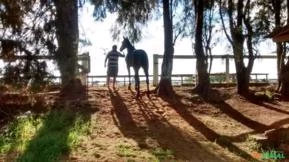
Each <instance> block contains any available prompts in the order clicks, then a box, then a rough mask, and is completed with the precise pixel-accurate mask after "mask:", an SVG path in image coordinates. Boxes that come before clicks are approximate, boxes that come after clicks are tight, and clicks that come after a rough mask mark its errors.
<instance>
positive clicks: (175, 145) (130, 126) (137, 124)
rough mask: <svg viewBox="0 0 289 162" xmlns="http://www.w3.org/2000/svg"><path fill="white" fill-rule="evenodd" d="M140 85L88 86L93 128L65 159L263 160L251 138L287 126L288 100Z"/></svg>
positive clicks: (91, 161) (225, 90) (231, 89)
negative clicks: (164, 92) (161, 90)
mask: <svg viewBox="0 0 289 162" xmlns="http://www.w3.org/2000/svg"><path fill="white" fill-rule="evenodd" d="M141 89H142V92H141V98H139V99H135V93H134V91H130V90H128V89H127V88H126V87H118V88H117V89H108V88H107V87H89V90H88V95H87V96H86V98H85V99H84V100H86V101H84V102H86V103H88V106H89V107H90V109H93V110H94V111H91V112H92V113H91V114H90V115H91V133H90V134H89V136H86V137H83V138H82V140H81V143H80V145H79V147H77V148H76V149H75V150H73V151H72V152H71V153H70V154H69V155H68V157H64V158H63V161H75V162H76V161H77V162H82V161H83V162H84V161H85V162H87V161H88V162H95V161H99V162H132V161H136V162H145V161H147V162H150V161H165V162H166V161H188V162H234V161H235V162H243V161H244V162H245V161H264V160H261V159H258V158H257V156H256V150H255V148H256V147H257V146H258V145H257V144H256V142H255V141H253V140H251V138H250V137H251V136H254V135H256V134H257V135H260V134H263V133H264V132H265V131H267V130H271V129H273V128H280V127H288V125H289V103H288V101H279V100H274V101H272V102H267V101H266V102H265V101H264V100H258V99H256V98H250V97H247V98H245V97H242V96H239V95H237V93H236V88H235V87H227V88H216V89H214V91H212V94H211V95H210V97H211V101H210V102H208V101H204V100H202V99H201V98H200V97H199V96H198V95H197V94H194V93H192V88H191V87H174V89H175V91H176V98H175V99H174V100H166V99H162V98H160V97H158V96H156V94H154V93H151V95H150V98H148V97H147V96H146V95H145V92H144V88H143V87H142V88H141ZM256 90H264V88H263V89H262V88H259V89H258V88H257V89H256ZM51 94H52V96H53V95H55V94H53V93H51ZM48 97H49V96H48ZM52 98H53V97H52ZM2 99H3V98H2ZM3 100H6V101H7V99H3ZM23 100H24V99H23ZM82 100H83V99H82ZM46 101H50V99H49V100H46ZM0 103H1V101H0ZM45 104H48V103H45ZM0 106H1V105H0ZM36 107H37V106H36ZM265 151H266V150H265ZM285 151H286V150H285ZM288 151H289V149H288ZM285 156H286V157H288V156H289V154H288V155H285ZM283 161H286V160H283Z"/></svg>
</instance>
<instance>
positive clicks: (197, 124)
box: [164, 94, 265, 161]
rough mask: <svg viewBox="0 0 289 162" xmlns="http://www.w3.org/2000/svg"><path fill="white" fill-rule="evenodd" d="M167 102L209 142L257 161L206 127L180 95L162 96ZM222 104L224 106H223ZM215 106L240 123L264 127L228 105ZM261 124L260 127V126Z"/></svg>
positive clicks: (258, 127) (257, 127)
mask: <svg viewBox="0 0 289 162" xmlns="http://www.w3.org/2000/svg"><path fill="white" fill-rule="evenodd" d="M164 100H166V101H167V102H169V103H170V104H171V105H172V107H173V108H174V110H175V111H176V112H177V113H178V114H179V115H180V116H181V117H182V118H183V119H184V120H185V121H187V123H189V124H190V125H191V126H192V127H193V128H195V129H196V130H198V131H199V132H200V133H201V134H202V135H204V136H205V137H206V139H208V140H209V141H211V142H216V143H217V144H218V145H220V146H221V147H223V148H226V149H228V150H229V151H230V152H232V153H234V154H235V155H237V156H239V157H242V158H244V159H246V160H248V161H258V159H255V158H254V157H252V156H251V155H250V154H248V153H247V152H245V151H244V150H242V149H240V148H239V147H237V146H236V145H234V144H233V143H232V142H231V141H230V140H229V139H228V138H224V136H221V135H219V134H218V133H216V132H215V131H214V130H212V129H210V128H208V127H207V126H206V125H205V124H204V123H203V122H201V121H200V120H199V119H197V118H196V117H195V116H194V115H192V113H191V112H190V111H188V110H187V109H186V107H187V106H186V105H185V104H183V103H182V102H181V100H180V96H178V95H177V94H176V96H175V98H174V100H168V99H166V98H164ZM223 106H224V108H223ZM217 108H220V109H221V110H223V111H224V112H225V113H226V114H228V115H229V116H231V117H233V118H235V119H237V120H240V121H241V122H242V123H244V124H246V125H249V126H251V127H253V128H256V129H260V130H263V129H265V126H263V125H261V124H260V123H257V122H255V121H252V120H249V119H247V118H246V117H244V116H243V115H242V114H240V113H238V112H236V110H234V109H233V108H231V107H230V106H229V105H227V104H224V103H221V104H217ZM260 126H261V128H260Z"/></svg>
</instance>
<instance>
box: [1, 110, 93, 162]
mask: <svg viewBox="0 0 289 162" xmlns="http://www.w3.org/2000/svg"><path fill="white" fill-rule="evenodd" d="M89 128H90V124H89V122H88V121H87V120H86V118H85V116H84V115H83V114H81V113H75V112H73V111H72V110H64V109H62V110H53V111H51V112H50V113H48V114H46V115H43V116H33V115H29V116H24V117H21V118H18V119H16V120H14V121H13V122H12V123H10V124H9V125H8V127H7V129H6V130H5V132H4V133H3V134H2V135H0V153H2V154H5V153H8V152H16V153H17V154H19V157H17V161H23V162H26V161H27V162H28V161H29V162H33V161H35V162H36V161H41V162H50V161H57V160H58V159H59V158H60V156H61V155H65V154H67V153H69V151H70V150H72V149H73V148H75V147H76V146H77V145H78V144H79V142H80V137H81V136H83V135H85V134H88V133H89ZM15 158H16V157H15Z"/></svg>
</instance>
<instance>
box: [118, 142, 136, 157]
mask: <svg viewBox="0 0 289 162" xmlns="http://www.w3.org/2000/svg"><path fill="white" fill-rule="evenodd" d="M116 151H117V155H118V156H120V157H136V156H137V152H136V151H135V150H134V149H133V148H132V147H131V146H129V145H125V144H119V145H118V146H117V148H116Z"/></svg>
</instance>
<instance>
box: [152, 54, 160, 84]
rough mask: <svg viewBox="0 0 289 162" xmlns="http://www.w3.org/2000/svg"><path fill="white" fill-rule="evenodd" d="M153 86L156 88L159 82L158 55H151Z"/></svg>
mask: <svg viewBox="0 0 289 162" xmlns="http://www.w3.org/2000/svg"><path fill="white" fill-rule="evenodd" d="M153 64H154V65H153V70H154V71H153V73H154V74H153V86H157V85H158V82H159V63H158V55H157V54H154V55H153Z"/></svg>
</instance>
